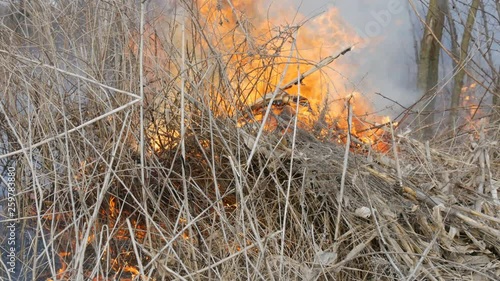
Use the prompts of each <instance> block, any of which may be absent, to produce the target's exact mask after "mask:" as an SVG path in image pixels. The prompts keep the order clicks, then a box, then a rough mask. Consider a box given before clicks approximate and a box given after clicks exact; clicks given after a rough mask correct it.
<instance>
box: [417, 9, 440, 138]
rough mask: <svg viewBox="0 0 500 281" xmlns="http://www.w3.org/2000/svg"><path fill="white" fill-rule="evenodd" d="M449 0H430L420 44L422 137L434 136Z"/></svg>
mask: <svg viewBox="0 0 500 281" xmlns="http://www.w3.org/2000/svg"><path fill="white" fill-rule="evenodd" d="M446 1H447V0H430V2H429V11H428V12H427V17H426V20H425V23H426V28H425V31H424V36H423V38H422V41H421V44H420V58H419V62H418V81H417V87H418V89H419V91H420V92H421V93H422V95H423V97H422V103H421V106H420V114H419V118H418V119H419V120H418V123H419V126H420V129H421V131H420V138H422V139H429V138H431V137H432V132H433V131H432V125H433V123H434V107H435V106H434V104H435V97H436V96H435V91H436V85H437V82H438V77H439V53H440V51H441V46H440V41H441V37H442V35H443V27H444V19H445V13H444V11H445V9H446Z"/></svg>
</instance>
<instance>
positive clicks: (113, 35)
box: [0, 1, 500, 280]
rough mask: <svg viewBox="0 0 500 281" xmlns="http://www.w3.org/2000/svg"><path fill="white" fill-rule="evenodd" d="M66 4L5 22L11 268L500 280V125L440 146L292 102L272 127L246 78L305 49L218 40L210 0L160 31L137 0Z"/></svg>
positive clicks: (281, 40) (89, 275)
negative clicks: (361, 129)
mask: <svg viewBox="0 0 500 281" xmlns="http://www.w3.org/2000/svg"><path fill="white" fill-rule="evenodd" d="M49 2H50V1H35V2H29V4H26V5H27V6H26V7H25V10H23V11H21V10H15V9H14V10H13V13H12V14H11V15H9V16H8V18H7V17H6V18H5V21H4V23H5V24H4V25H3V26H2V27H1V29H2V31H1V36H2V37H1V42H0V66H1V67H0V73H1V78H0V79H1V81H2V84H1V85H2V89H1V91H2V92H1V95H2V96H3V99H2V103H1V108H0V109H1V112H0V115H1V116H2V117H1V119H0V131H1V132H2V134H3V135H2V139H3V147H2V149H3V151H2V152H1V155H0V157H1V158H2V161H4V162H2V164H3V165H4V166H5V167H15V170H16V188H17V190H16V191H17V194H16V202H17V207H18V213H17V218H16V219H15V221H16V223H17V225H18V229H19V233H20V234H19V237H18V247H19V248H18V253H19V254H18V257H17V258H18V267H17V268H18V269H19V272H18V273H15V275H12V276H10V278H11V279H12V280H16V279H17V280H27V279H32V278H33V279H36V280H47V279H52V280H131V279H134V280H185V279H187V280H249V279H250V280H404V279H406V280H497V279H498V278H499V276H500V262H499V261H498V260H499V258H500V216H499V214H500V205H499V203H498V197H497V195H496V190H497V189H498V185H499V181H498V180H499V178H500V173H499V171H500V169H499V168H500V167H499V166H500V164H499V163H500V161H499V158H500V154H499V153H498V149H497V146H498V143H497V140H498V138H499V134H500V132H499V130H498V124H490V125H489V126H486V125H483V126H482V127H480V129H479V130H478V131H477V133H476V134H474V133H471V134H469V135H470V136H472V138H470V139H469V135H463V136H455V137H453V138H452V137H449V136H446V137H443V138H442V139H441V140H440V139H437V140H436V141H435V142H432V143H421V142H419V141H416V140H414V139H413V138H411V136H410V135H407V134H403V133H401V132H399V130H397V128H395V129H394V130H395V132H392V131H393V130H392V129H391V126H390V124H388V125H387V126H385V127H380V130H381V131H383V132H382V133H380V134H379V135H378V136H379V141H380V142H386V146H385V147H387V148H388V149H385V150H383V151H378V150H374V149H372V148H371V147H370V145H367V144H365V143H363V142H362V141H360V140H359V139H358V138H357V136H356V135H354V134H353V135H351V134H350V133H346V132H348V131H349V130H347V131H340V132H335V136H334V137H333V138H330V139H328V138H326V137H325V134H324V132H325V131H328V130H332V126H333V125H332V124H330V125H329V124H328V122H324V120H321V118H319V119H316V120H314V121H313V124H312V127H308V126H309V125H311V124H306V125H304V124H301V120H297V118H295V117H297V116H299V115H294V114H293V110H292V114H291V116H290V115H288V116H287V117H288V118H277V117H276V116H275V117H276V118H275V119H276V123H277V128H278V129H276V130H272V131H271V130H260V124H261V123H259V122H251V116H252V110H251V109H250V108H249V107H248V106H247V102H246V101H245V99H246V97H247V95H248V92H249V91H250V92H251V91H252V90H253V89H252V88H251V85H252V84H251V83H250V84H248V83H246V82H248V81H255V77H259V81H261V80H266V79H269V80H270V79H271V78H270V77H267V76H266V75H270V74H269V73H272V71H271V72H270V71H269V69H273V67H274V66H275V65H278V64H281V63H283V62H286V61H287V59H288V58H286V57H285V58H283V57H279V56H277V55H269V56H266V55H258V54H255V53H252V52H250V51H249V49H250V48H253V47H254V46H253V47H252V46H249V45H251V44H250V43H249V42H250V41H248V40H247V39H248V38H246V40H243V41H238V42H240V45H238V47H237V49H236V50H235V51H234V53H233V54H228V53H225V50H220V49H218V48H217V45H216V44H214V41H213V38H211V34H210V32H209V30H208V29H207V28H203V26H204V24H203V15H200V13H199V12H198V9H197V8H196V7H194V6H193V5H194V4H192V3H191V4H189V3H182V11H183V16H182V17H181V18H169V17H155V16H154V15H151V14H149V16H148V17H146V20H147V21H146V24H144V25H143V24H142V23H141V22H140V21H138V20H137V17H138V15H140V14H141V11H140V9H139V8H138V7H137V5H135V4H134V3H135V2H134V1H129V2H127V3H125V4H123V3H121V2H120V3H118V1H109V2H98V3H97V2H96V3H93V2H92V3H87V2H81V3H80V2H78V1H59V2H58V4H57V5H52V4H50V3H49ZM7 19H8V21H7ZM48 19H50V20H48ZM153 19H154V20H153ZM142 29H143V30H145V32H144V36H142V37H141V36H140V34H141V32H140V31H141V30H142ZM281 32H282V33H280V34H279V36H276V37H274V38H273V39H272V40H270V41H268V42H266V43H265V44H263V45H262V46H261V47H262V48H265V47H269V48H271V47H270V46H278V45H280V44H285V42H289V41H290V40H291V41H293V40H294V37H293V35H294V33H293V32H292V31H290V30H284V31H281ZM141 38H142V39H141ZM234 40H239V39H238V38H236V36H235V38H234ZM252 44H255V43H252ZM271 49H272V48H271ZM252 50H253V49H252ZM231 56H236V57H237V58H238V60H237V62H239V63H235V61H234V60H233V59H232V58H231ZM255 62H258V63H259V65H260V67H257V68H255V69H253V70H252V72H251V73H248V72H244V71H243V70H246V69H248V68H247V67H246V66H244V65H242V64H245V65H253V64H252V63H255ZM141 69H142V70H141ZM243 81H245V83H246V84H245V85H250V86H247V87H246V88H242V87H239V86H241V85H243ZM285 82H286V81H285ZM141 85H142V87H141ZM238 85H239V86H238ZM253 85H254V87H255V89H257V85H255V84H253ZM248 87H250V88H248ZM268 87H269V89H268V90H269V92H273V91H274V88H273V85H269V86H268ZM342 102H344V103H345V104H346V108H345V110H346V111H347V112H350V110H349V106H350V101H349V100H348V99H346V100H345V101H342ZM291 104H292V105H294V106H296V108H298V106H299V105H296V104H294V103H291ZM275 105H276V104H273V103H271V104H269V105H266V106H265V107H264V109H267V108H268V106H269V111H268V114H269V116H273V114H274V112H273V111H272V110H271V107H272V106H275ZM280 106H283V105H281V104H280ZM284 106H285V107H286V106H290V105H284ZM319 116H321V114H319ZM278 117H279V116H278ZM242 119H248V120H250V121H249V124H250V125H249V126H241V125H239V123H240V122H241V120H242ZM344 122H345V123H349V124H350V123H352V122H353V121H352V112H351V113H350V114H347V115H346V120H344ZM335 129H336V130H337V129H338V130H340V128H335ZM338 140H341V141H340V143H339V141H338ZM346 143H349V145H346ZM2 200H3V202H5V200H6V199H5V198H4V199H2ZM495 200H496V202H495ZM3 215H4V214H2V216H3ZM2 220H3V223H6V222H7V223H8V222H11V220H8V219H7V220H6V219H5V218H4V217H2ZM1 231H6V230H5V228H2V229H0V232H1ZM1 247H5V241H1ZM0 273H1V275H0V276H2V278H8V275H7V274H8V273H7V270H6V267H5V266H3V265H2V266H0Z"/></svg>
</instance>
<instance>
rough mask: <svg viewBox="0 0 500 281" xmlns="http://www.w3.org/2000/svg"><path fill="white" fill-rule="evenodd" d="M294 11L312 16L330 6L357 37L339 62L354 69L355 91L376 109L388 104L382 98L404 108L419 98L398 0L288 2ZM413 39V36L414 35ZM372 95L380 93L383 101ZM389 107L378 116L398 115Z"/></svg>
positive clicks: (408, 24)
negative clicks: (293, 4)
mask: <svg viewBox="0 0 500 281" xmlns="http://www.w3.org/2000/svg"><path fill="white" fill-rule="evenodd" d="M294 3H295V5H296V7H297V8H298V9H299V11H300V13H301V14H303V15H305V16H306V17H307V16H314V15H315V14H318V13H320V12H322V11H326V10H328V9H330V8H332V7H334V8H336V9H338V10H339V13H338V14H339V15H340V16H341V17H342V20H343V21H344V22H345V23H346V27H347V28H350V29H352V30H354V31H355V32H356V33H357V35H358V36H360V37H361V39H362V40H361V42H355V43H357V44H356V46H355V48H354V50H353V52H351V53H350V54H349V55H347V56H346V57H343V58H342V60H344V61H347V62H348V63H350V64H352V65H353V67H355V68H357V69H356V71H353V73H354V74H353V76H350V77H349V78H350V80H351V81H353V83H354V84H355V85H354V86H355V90H356V91H358V92H360V93H362V94H363V96H364V97H366V98H367V99H369V100H371V102H372V104H374V105H375V107H376V109H378V110H382V109H384V108H386V107H387V106H390V105H394V103H393V102H391V101H389V100H388V99H391V100H394V101H397V102H398V103H401V104H403V105H405V106H408V105H410V104H412V103H413V102H415V101H416V99H417V98H418V97H419V96H418V93H417V91H416V86H415V85H416V77H417V63H416V58H415V56H416V55H415V54H416V51H415V40H419V38H418V37H417V38H416V39H415V38H414V29H413V27H412V19H411V17H410V15H411V14H412V12H411V11H410V10H409V9H410V7H409V5H408V2H407V1H403V0H351V1H334V0H330V1H328V0H314V1H301V0H294ZM417 36H419V35H417ZM374 93H380V94H382V95H384V96H386V97H387V98H388V99H385V98H382V97H381V96H379V95H375V94H374ZM401 110H402V109H401V108H400V107H394V108H393V110H389V111H387V112H385V113H384V114H387V115H395V114H397V113H398V111H401Z"/></svg>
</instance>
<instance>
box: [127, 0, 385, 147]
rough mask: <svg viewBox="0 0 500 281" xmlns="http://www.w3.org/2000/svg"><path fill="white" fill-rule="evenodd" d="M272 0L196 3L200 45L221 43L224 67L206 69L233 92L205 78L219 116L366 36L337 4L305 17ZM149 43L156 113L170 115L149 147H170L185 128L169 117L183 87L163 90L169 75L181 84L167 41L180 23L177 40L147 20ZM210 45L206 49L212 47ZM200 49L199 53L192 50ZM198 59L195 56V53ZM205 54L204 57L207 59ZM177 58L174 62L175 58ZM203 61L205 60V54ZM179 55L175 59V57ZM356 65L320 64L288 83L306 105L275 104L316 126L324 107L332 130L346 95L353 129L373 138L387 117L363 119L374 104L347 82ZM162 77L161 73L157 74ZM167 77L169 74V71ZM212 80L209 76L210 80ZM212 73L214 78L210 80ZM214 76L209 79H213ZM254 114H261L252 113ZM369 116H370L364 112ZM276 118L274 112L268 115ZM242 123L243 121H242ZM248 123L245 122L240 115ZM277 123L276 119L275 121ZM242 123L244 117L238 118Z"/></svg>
mask: <svg viewBox="0 0 500 281" xmlns="http://www.w3.org/2000/svg"><path fill="white" fill-rule="evenodd" d="M266 3H267V1H264V0H259V1H241V0H239V1H230V2H225V1H216V0H208V1H200V2H198V8H199V12H200V15H201V19H200V26H201V28H202V29H203V33H204V38H206V41H201V42H198V43H197V44H199V45H201V46H200V47H202V48H203V49H206V50H217V54H216V55H217V56H219V57H220V58H221V60H222V61H223V64H224V65H225V68H224V69H223V70H221V71H214V73H207V75H208V76H209V77H212V78H220V75H221V74H224V75H226V76H227V78H228V80H229V83H230V86H231V87H232V91H228V89H227V88H224V89H223V90H221V89H219V88H217V87H213V85H211V84H210V85H205V86H206V87H207V90H208V91H209V93H210V96H211V98H210V99H209V101H208V104H210V106H211V107H212V108H214V114H216V115H218V116H234V114H235V113H236V112H237V110H238V109H242V108H243V107H245V106H247V107H252V106H253V105H254V104H255V103H256V102H257V101H258V100H259V99H262V98H263V97H264V96H265V95H266V94H269V93H273V92H274V91H275V90H276V88H277V87H280V86H282V85H284V84H285V83H287V82H289V81H292V80H294V79H296V78H297V77H298V75H299V73H304V72H305V71H307V70H309V69H311V68H312V67H314V66H315V64H316V63H317V62H319V61H320V60H322V59H323V58H325V57H328V56H331V55H335V54H337V53H339V51H342V50H344V49H345V48H346V47H349V46H353V45H355V44H356V43H357V42H361V41H362V40H361V39H360V38H359V37H358V35H357V33H356V32H355V31H354V30H352V29H350V28H349V27H348V25H347V24H345V23H344V22H343V21H342V20H341V17H340V15H339V11H338V10H337V9H336V8H335V7H330V8H329V10H328V11H326V12H325V13H323V14H321V15H319V16H316V17H313V18H307V17H305V16H303V15H300V14H298V13H297V11H296V9H295V8H294V5H291V4H290V3H282V2H278V3H276V2H274V3H273V4H272V5H271V6H269V5H268V4H266ZM185 32H186V34H187V35H186V34H185V38H186V40H187V43H188V45H189V44H190V43H192V42H191V41H190V40H193V39H192V38H190V34H191V35H192V36H194V34H195V33H196V31H193V30H190V29H189V28H188V27H187V28H186V31H185ZM145 34H146V36H145V37H146V39H145V42H144V43H145V47H144V57H145V59H144V65H145V75H146V80H147V81H148V84H147V89H148V92H154V93H158V92H160V93H161V94H160V95H157V96H159V97H160V99H159V100H157V99H156V98H151V99H150V100H151V103H152V104H154V106H155V108H160V109H161V112H157V113H158V115H159V116H161V117H164V118H158V119H165V120H163V121H162V123H160V121H154V122H153V123H151V124H149V125H148V136H149V137H150V142H151V147H152V148H153V150H155V151H157V152H158V151H161V150H165V149H170V148H173V147H174V146H176V145H177V144H178V141H179V138H180V133H179V132H178V130H177V129H176V126H175V124H178V121H179V120H177V122H176V123H175V124H174V126H171V125H170V122H171V121H172V120H171V119H170V118H171V116H174V114H175V112H172V111H173V110H175V109H173V110H172V109H169V108H172V107H173V108H175V106H174V104H173V101H174V100H176V99H177V100H178V94H179V91H178V89H177V90H176V91H169V92H165V91H164V89H165V85H164V84H166V82H161V81H160V80H161V79H167V80H169V83H172V82H174V84H177V85H179V84H180V83H179V81H180V80H179V79H180V78H179V73H180V72H179V65H180V63H181V62H179V61H178V60H179V58H176V57H175V56H174V57H172V52H171V48H170V47H168V46H165V44H167V43H162V42H163V41H165V42H168V41H172V42H171V43H170V44H172V45H173V46H174V45H176V44H177V45H179V46H176V47H177V49H178V50H179V49H180V42H181V41H180V40H181V35H182V34H181V33H180V32H179V31H178V30H176V32H175V33H174V35H173V39H171V40H165V38H162V36H161V34H159V32H158V30H157V29H156V27H154V26H151V25H147V26H146V32H145ZM137 46H138V39H137V38H134V40H132V41H131V44H130V49H131V51H132V53H133V54H134V55H136V56H137V55H138V47H137ZM207 52H208V51H207ZM198 53H201V52H196V53H195V55H197V54H198ZM192 59H195V60H196V59H197V58H192ZM204 59H206V58H204ZM176 60H177V61H176ZM202 60H203V59H202ZM175 61H176V62H175ZM353 71H355V67H353V66H352V65H349V64H348V62H347V61H345V60H342V58H341V59H339V60H337V61H335V62H334V63H333V64H332V65H328V66H326V67H323V68H322V69H321V71H316V72H314V73H313V74H312V75H310V76H308V77H307V78H306V79H304V80H303V81H302V82H301V84H300V85H296V86H294V87H291V88H289V89H286V92H287V94H289V95H290V96H293V97H296V98H299V97H302V98H304V99H306V100H307V102H308V108H303V107H299V112H295V108H294V106H293V104H291V105H290V106H289V107H286V106H285V107H280V108H278V109H273V113H274V114H275V115H279V114H280V113H281V112H282V110H283V109H286V110H291V114H292V115H297V116H298V118H299V119H300V126H301V127H303V128H305V129H308V130H313V127H314V124H315V122H316V121H318V118H320V116H319V115H320V112H325V110H324V107H326V112H327V114H323V116H322V117H321V118H322V119H323V120H321V121H322V122H323V123H325V124H326V125H328V127H329V128H330V131H332V130H338V131H342V130H344V131H345V130H346V129H347V127H348V126H347V112H348V110H347V107H346V101H347V100H348V99H347V98H346V96H352V98H349V100H350V106H351V107H352V112H353V114H354V116H356V118H353V124H351V133H352V134H353V135H354V136H356V137H357V138H358V139H359V140H361V141H362V142H363V143H366V144H374V143H376V141H377V139H378V138H379V137H380V135H381V134H382V133H383V130H382V129H381V128H380V127H378V128H376V129H377V130H375V131H373V130H370V128H372V127H374V123H375V122H377V123H386V122H384V120H382V117H375V118H374V117H371V116H370V119H375V120H371V122H373V124H370V123H368V122H366V121H365V120H364V118H365V117H366V116H367V115H368V113H369V112H372V111H373V110H372V106H371V105H370V104H369V103H367V102H366V99H365V98H364V97H363V96H362V94H360V93H358V92H355V91H354V92H353V91H352V89H348V88H349V87H346V86H345V85H347V84H349V82H348V81H347V79H346V78H345V77H349V75H350V74H352V73H353ZM160 77H164V78H160ZM165 77H166V78H165ZM208 80H210V79H208ZM212 80H213V79H212ZM209 83H210V82H209ZM255 113H256V114H255ZM261 113H262V111H260V112H254V115H255V116H254V117H255V119H254V120H256V121H257V122H260V120H261V119H262V114H261ZM366 118H367V117H366ZM271 119H272V118H271ZM367 119H368V118H367ZM273 122H274V120H270V124H266V126H267V129H268V130H270V131H271V130H273V128H275V125H273ZM240 123H241V122H240ZM243 123H245V122H243ZM274 123H276V122H274ZM240 125H241V124H240ZM326 135H332V132H328V129H323V130H322V131H321V132H319V136H326ZM333 135H334V138H333V139H332V138H330V139H329V140H330V141H338V140H339V139H340V140H341V141H340V142H342V139H343V137H342V136H339V135H342V133H341V132H336V133H334V134H333Z"/></svg>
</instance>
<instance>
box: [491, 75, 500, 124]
mask: <svg viewBox="0 0 500 281" xmlns="http://www.w3.org/2000/svg"><path fill="white" fill-rule="evenodd" d="M498 73H500V69H499V70H498ZM491 118H492V123H493V122H496V121H500V75H499V76H497V79H496V81H495V89H494V90H493V115H492V117H491Z"/></svg>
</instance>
